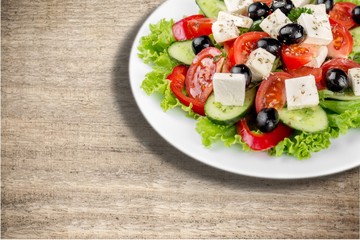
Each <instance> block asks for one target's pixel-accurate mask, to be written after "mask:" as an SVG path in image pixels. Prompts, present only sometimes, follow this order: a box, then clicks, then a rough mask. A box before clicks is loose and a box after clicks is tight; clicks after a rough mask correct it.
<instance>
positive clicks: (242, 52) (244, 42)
mask: <svg viewBox="0 0 360 240" xmlns="http://www.w3.org/2000/svg"><path fill="white" fill-rule="evenodd" d="M263 37H269V34H267V33H265V32H247V33H244V34H242V35H240V36H239V37H238V38H237V39H236V40H235V42H234V60H235V63H236V64H243V63H245V62H246V61H247V60H248V58H249V55H250V53H251V51H253V50H254V49H255V48H256V44H257V41H259V39H260V38H263Z"/></svg>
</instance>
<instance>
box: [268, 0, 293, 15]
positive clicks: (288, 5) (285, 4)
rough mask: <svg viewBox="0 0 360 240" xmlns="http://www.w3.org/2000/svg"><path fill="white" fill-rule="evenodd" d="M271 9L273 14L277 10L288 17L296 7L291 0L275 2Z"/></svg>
mask: <svg viewBox="0 0 360 240" xmlns="http://www.w3.org/2000/svg"><path fill="white" fill-rule="evenodd" d="M270 8H271V10H272V11H273V12H274V11H275V10H276V9H280V11H282V12H283V13H284V14H285V15H288V14H289V13H290V11H291V10H292V9H293V8H295V6H294V4H293V3H292V1H291V0H274V1H273V2H272V3H271V7H270Z"/></svg>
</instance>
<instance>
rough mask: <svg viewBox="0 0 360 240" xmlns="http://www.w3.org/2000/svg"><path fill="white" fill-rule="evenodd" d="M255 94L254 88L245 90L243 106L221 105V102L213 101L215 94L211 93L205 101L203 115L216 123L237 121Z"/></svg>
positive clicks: (252, 100)
mask: <svg viewBox="0 0 360 240" xmlns="http://www.w3.org/2000/svg"><path fill="white" fill-rule="evenodd" d="M255 94H256V91H255V88H252V89H249V90H247V91H246V93H245V101H244V105H243V106H223V105H222V104H221V103H219V102H215V96H214V93H212V94H211V95H210V96H209V98H208V99H207V101H206V103H205V107H204V110H205V115H206V116H207V117H208V118H209V119H210V120H211V121H213V122H214V123H217V124H222V125H230V124H234V123H236V122H237V121H239V120H240V119H241V118H242V117H243V116H244V115H245V114H246V113H247V111H248V110H249V109H250V107H251V106H252V105H253V102H254V99H255Z"/></svg>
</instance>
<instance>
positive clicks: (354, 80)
mask: <svg viewBox="0 0 360 240" xmlns="http://www.w3.org/2000/svg"><path fill="white" fill-rule="evenodd" d="M348 77H349V82H350V85H351V87H352V90H353V92H354V95H355V96H360V68H351V69H349V71H348Z"/></svg>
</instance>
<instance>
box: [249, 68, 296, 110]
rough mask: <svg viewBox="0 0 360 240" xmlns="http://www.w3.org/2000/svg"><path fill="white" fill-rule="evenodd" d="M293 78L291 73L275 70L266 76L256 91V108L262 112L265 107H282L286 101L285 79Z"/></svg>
mask: <svg viewBox="0 0 360 240" xmlns="http://www.w3.org/2000/svg"><path fill="white" fill-rule="evenodd" d="M288 78H292V76H291V75H290V74H289V73H286V72H275V73H271V74H270V76H269V77H267V78H265V79H264V80H263V81H262V82H261V84H260V87H259V89H258V91H257V93H256V97H255V108H256V112H260V111H261V109H263V108H270V107H272V108H275V109H278V110H279V109H281V108H283V107H284V105H285V102H286V94H285V80H286V79H288Z"/></svg>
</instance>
